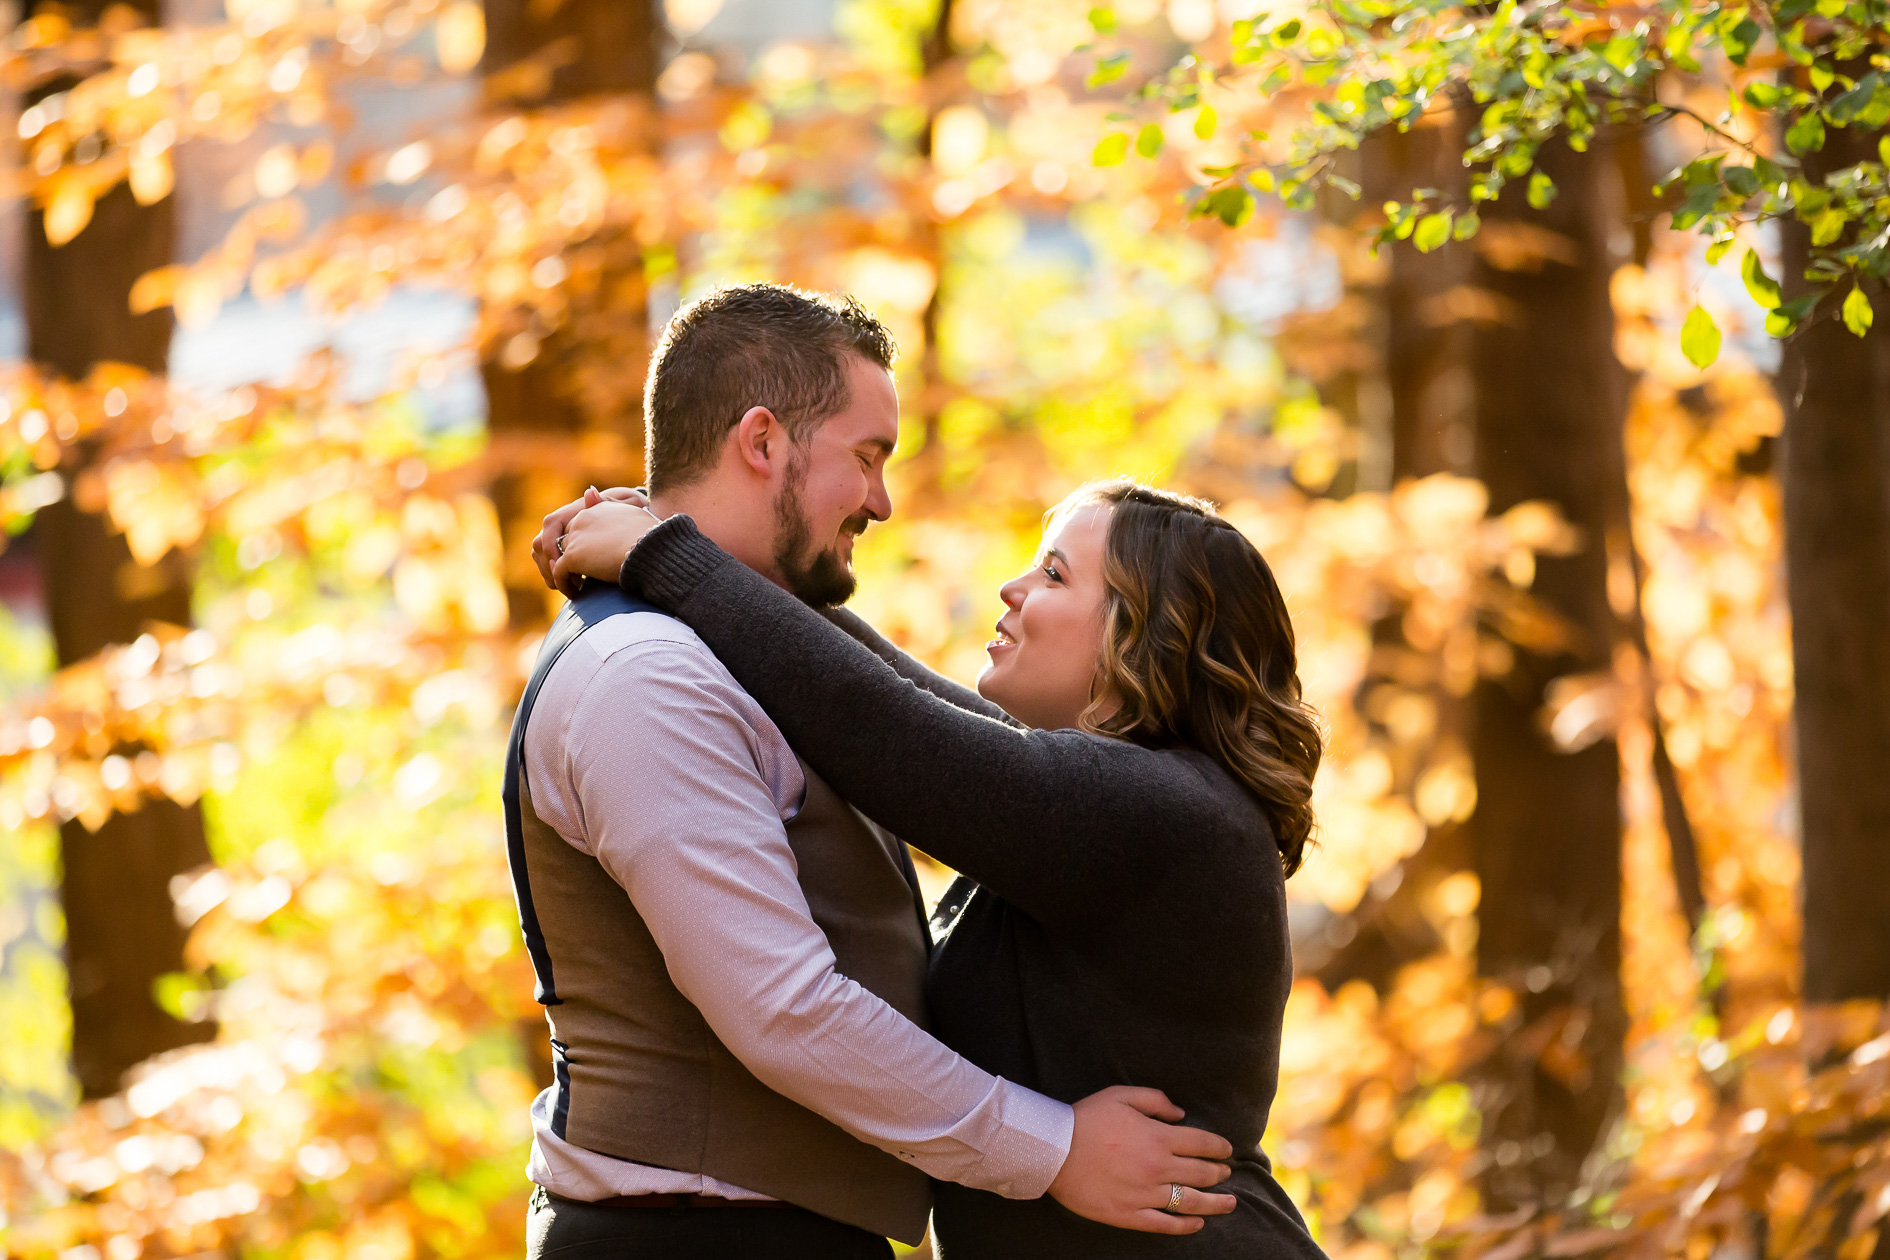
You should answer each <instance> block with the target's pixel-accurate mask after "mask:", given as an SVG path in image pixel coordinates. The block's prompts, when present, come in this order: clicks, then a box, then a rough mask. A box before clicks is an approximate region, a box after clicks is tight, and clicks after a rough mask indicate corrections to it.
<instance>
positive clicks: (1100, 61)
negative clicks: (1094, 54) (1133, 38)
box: [1085, 52, 1130, 88]
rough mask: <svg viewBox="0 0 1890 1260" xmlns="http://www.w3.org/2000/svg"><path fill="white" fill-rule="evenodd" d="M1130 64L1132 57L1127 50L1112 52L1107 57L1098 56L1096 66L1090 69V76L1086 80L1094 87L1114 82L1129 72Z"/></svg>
mask: <svg viewBox="0 0 1890 1260" xmlns="http://www.w3.org/2000/svg"><path fill="white" fill-rule="evenodd" d="M1129 65H1130V57H1129V54H1128V53H1126V52H1119V53H1110V54H1109V55H1108V56H1106V57H1098V58H1097V59H1096V68H1095V69H1094V70H1092V71H1090V73H1089V78H1088V79H1086V80H1085V82H1086V83H1088V85H1089V86H1090V87H1093V88H1094V87H1102V86H1104V85H1105V84H1110V83H1114V82H1115V81H1116V80H1117V79H1120V78H1121V77H1122V76H1123V75H1125V74H1127V73H1128V72H1129Z"/></svg>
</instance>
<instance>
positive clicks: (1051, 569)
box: [1043, 564, 1063, 582]
mask: <svg viewBox="0 0 1890 1260" xmlns="http://www.w3.org/2000/svg"><path fill="white" fill-rule="evenodd" d="M1043 575H1044V576H1045V577H1047V578H1049V579H1050V580H1051V581H1052V582H1061V581H1062V580H1063V575H1062V574H1061V573H1059V572H1057V566H1056V565H1054V564H1046V565H1044V566H1043Z"/></svg>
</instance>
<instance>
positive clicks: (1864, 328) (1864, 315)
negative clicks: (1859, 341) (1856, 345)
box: [1843, 288, 1876, 337]
mask: <svg viewBox="0 0 1890 1260" xmlns="http://www.w3.org/2000/svg"><path fill="white" fill-rule="evenodd" d="M1875 317H1876V316H1875V313H1874V312H1873V311H1872V310H1871V309H1870V299H1869V298H1867V297H1865V296H1864V291H1863V290H1862V289H1861V288H1854V289H1852V290H1851V291H1850V293H1848V294H1847V295H1845V298H1844V307H1843V318H1844V326H1845V327H1846V328H1848V329H1850V330H1851V332H1853V333H1854V334H1856V335H1857V336H1859V337H1861V336H1863V335H1864V334H1865V333H1867V332H1869V331H1870V325H1871V321H1872V320H1873V319H1874V318H1875Z"/></svg>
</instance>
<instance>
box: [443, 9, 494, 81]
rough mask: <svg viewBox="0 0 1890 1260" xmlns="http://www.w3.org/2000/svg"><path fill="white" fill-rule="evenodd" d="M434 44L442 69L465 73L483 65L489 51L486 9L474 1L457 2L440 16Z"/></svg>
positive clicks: (451, 72) (448, 71) (449, 72)
mask: <svg viewBox="0 0 1890 1260" xmlns="http://www.w3.org/2000/svg"><path fill="white" fill-rule="evenodd" d="M434 41H435V45H436V47H437V48H438V49H439V57H440V69H442V70H444V71H446V72H447V73H448V74H464V73H466V72H467V71H469V70H471V69H472V68H473V67H475V66H477V65H478V64H479V59H480V58H481V57H483V56H484V55H485V51H486V15H485V10H484V8H482V7H481V6H480V5H478V4H476V3H474V2H473V0H455V2H454V3H452V4H449V5H447V6H446V8H445V9H444V10H442V11H441V13H440V19H439V23H438V26H437V27H436V28H435V31H434Z"/></svg>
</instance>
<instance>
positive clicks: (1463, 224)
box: [1450, 210, 1483, 241]
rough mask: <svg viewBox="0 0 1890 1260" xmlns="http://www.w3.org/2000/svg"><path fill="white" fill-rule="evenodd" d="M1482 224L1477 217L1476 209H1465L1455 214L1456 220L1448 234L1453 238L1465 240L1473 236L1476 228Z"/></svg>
mask: <svg viewBox="0 0 1890 1260" xmlns="http://www.w3.org/2000/svg"><path fill="white" fill-rule="evenodd" d="M1482 226H1483V220H1482V219H1479V218H1478V217H1477V214H1476V211H1474V210H1467V211H1465V212H1464V213H1462V214H1460V215H1458V216H1457V222H1456V224H1455V225H1454V226H1452V227H1451V229H1450V235H1451V237H1452V239H1454V240H1459V241H1467V240H1469V239H1470V238H1471V237H1473V236H1475V235H1476V234H1477V229H1478V228H1480V227H1482Z"/></svg>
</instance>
